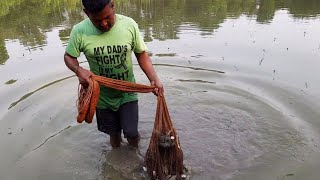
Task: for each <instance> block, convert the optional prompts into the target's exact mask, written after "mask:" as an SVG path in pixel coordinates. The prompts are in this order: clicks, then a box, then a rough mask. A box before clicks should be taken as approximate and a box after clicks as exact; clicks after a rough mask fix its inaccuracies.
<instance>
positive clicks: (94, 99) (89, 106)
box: [77, 75, 184, 180]
mask: <svg viewBox="0 0 320 180" xmlns="http://www.w3.org/2000/svg"><path fill="white" fill-rule="evenodd" d="M99 85H103V86H106V87H109V88H113V89H117V90H120V91H123V92H140V93H149V92H152V91H153V89H154V88H155V87H153V86H147V85H142V84H136V83H132V82H127V81H120V80H116V79H111V78H106V77H102V76H97V75H93V76H91V78H90V82H89V86H88V87H87V88H84V87H83V86H81V85H80V86H79V87H80V89H79V90H78V92H79V94H78V101H77V108H78V116H77V121H78V122H79V123H82V122H83V121H86V122H87V123H91V122H92V119H93V116H94V113H95V110H96V106H97V103H98V99H99V94H100V86H99ZM145 165H146V168H147V172H148V174H149V176H150V178H151V179H159V180H164V179H169V178H170V177H171V176H172V175H175V176H176V179H182V176H181V175H182V174H183V170H184V166H183V152H182V149H181V147H180V141H179V136H178V134H177V132H176V130H175V128H174V127H173V124H172V121H171V118H170V115H169V111H168V108H167V104H166V100H165V98H164V95H162V96H158V102H157V111H156V117H155V122H154V127H153V132H152V135H151V139H150V143H149V147H148V150H147V152H146V156H145Z"/></svg>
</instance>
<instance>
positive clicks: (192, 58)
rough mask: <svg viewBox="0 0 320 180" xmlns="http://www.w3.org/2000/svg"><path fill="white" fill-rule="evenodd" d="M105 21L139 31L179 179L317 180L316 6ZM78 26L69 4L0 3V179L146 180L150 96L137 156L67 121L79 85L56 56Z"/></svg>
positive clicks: (225, 4)
mask: <svg viewBox="0 0 320 180" xmlns="http://www.w3.org/2000/svg"><path fill="white" fill-rule="evenodd" d="M116 10H117V13H120V14H125V15H128V16H130V17H132V18H133V19H135V20H136V21H137V22H138V24H139V28H140V30H141V33H142V35H143V38H144V40H145V41H146V43H147V46H148V51H149V54H150V55H151V58H152V61H153V63H154V67H155V69H156V71H157V73H158V75H159V77H160V78H161V80H162V82H163V84H164V85H165V92H166V97H167V103H168V107H169V111H170V114H171V116H172V120H173V122H174V125H175V127H176V129H177V131H178V134H179V136H180V138H181V145H182V147H183V151H184V155H185V157H184V158H185V164H186V166H187V167H189V169H190V170H191V172H192V174H191V176H190V179H215V180H216V179H219V180H220V179H221V180H227V179H241V180H242V179H248V180H256V179H261V180H264V179H265V180H270V179H274V180H278V179H281V180H282V179H304V180H305V179H310V180H316V179H319V177H320V173H319V171H318V167H319V165H320V156H319V142H320V141H319V138H320V136H319V132H320V121H319V119H320V113H319V111H318V109H319V108H320V103H319V99H320V93H319V92H320V85H319V83H318V82H319V71H318V67H319V66H320V62H319V59H320V35H319V32H320V16H319V14H320V2H319V1H317V0H309V1H303V0H278V1H275V0H260V1H253V0H214V1H212V0H184V1H182V0H118V1H116ZM84 18H86V16H85V15H84V13H83V12H82V7H81V2H80V1H78V0H56V1H48V0H42V1H40V0H33V1H27V0H2V1H1V2H0V32H1V33H0V77H1V78H0V84H1V85H0V99H1V103H0V105H1V106H0V123H1V126H0V143H1V146H0V154H1V155H0V159H1V163H0V177H1V179H30V180H34V179H46V180H47V179H66V180H67V179H68V180H69V179H146V178H145V173H144V172H143V169H142V164H141V163H142V158H143V157H142V156H141V155H143V154H144V153H145V151H146V149H147V147H148V143H149V138H150V135H151V132H152V127H153V120H154V115H155V106H156V98H155V97H154V96H153V95H152V94H141V95H140V101H139V106H140V124H139V129H140V132H141V135H142V141H141V147H140V152H139V153H137V152H135V151H133V150H132V149H130V148H128V147H127V146H126V145H124V146H123V148H122V149H120V150H119V151H113V150H111V147H110V145H109V144H108V143H109V142H108V136H106V135H105V134H103V133H100V132H98V131H97V128H96V124H95V121H94V123H93V124H90V125H88V124H78V123H77V122H76V120H75V118H76V113H77V110H76V99H77V89H78V80H77V78H76V77H75V76H74V75H73V74H72V72H71V71H69V70H68V69H67V68H66V66H65V65H64V62H63V54H64V49H65V47H66V44H67V42H68V39H69V33H70V31H71V29H72V26H73V25H74V24H76V23H77V22H80V21H81V20H82V19H84ZM79 61H81V62H82V65H83V66H84V67H88V64H87V62H86V59H85V58H84V57H83V56H81V57H80V59H79ZM134 62H135V66H134V68H135V75H136V79H137V82H139V83H144V84H148V81H147V78H146V77H145V75H144V74H143V72H142V71H141V69H140V68H139V66H138V65H137V62H136V61H134Z"/></svg>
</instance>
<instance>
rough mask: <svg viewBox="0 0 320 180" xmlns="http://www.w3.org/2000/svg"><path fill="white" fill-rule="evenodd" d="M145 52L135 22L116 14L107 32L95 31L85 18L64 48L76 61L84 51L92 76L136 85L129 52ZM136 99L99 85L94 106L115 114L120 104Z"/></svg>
mask: <svg viewBox="0 0 320 180" xmlns="http://www.w3.org/2000/svg"><path fill="white" fill-rule="evenodd" d="M146 50H147V47H146V45H145V43H144V41H143V39H142V37H141V35H140V32H139V29H138V25H137V23H136V22H135V21H134V20H133V19H131V18H129V17H126V16H123V15H119V14H116V22H115V24H114V26H113V27H112V28H111V29H110V31H108V32H102V31H100V30H98V29H97V28H96V27H95V26H94V25H93V24H92V22H91V21H90V19H88V18H87V19H85V20H83V21H82V22H80V23H78V24H76V25H75V26H74V27H73V29H72V31H71V34H70V39H69V43H68V46H67V48H66V52H67V53H68V54H69V55H71V56H73V57H76V58H77V57H79V56H80V53H81V52H83V53H84V55H85V56H86V58H87V60H88V63H89V66H90V70H91V71H92V72H93V73H94V74H96V75H100V76H105V77H109V78H113V79H119V80H125V81H130V82H135V78H134V74H133V68H132V57H131V55H132V54H133V53H132V52H135V53H141V52H143V51H146ZM137 99H138V95H137V94H136V93H124V92H121V91H118V90H115V89H110V88H106V87H104V86H100V97H99V102H98V105H97V107H98V108H111V109H112V110H114V111H116V110H118V109H119V106H120V105H122V104H124V103H126V102H130V101H135V100H137Z"/></svg>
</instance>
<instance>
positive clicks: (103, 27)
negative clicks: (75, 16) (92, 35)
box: [84, 1, 115, 32]
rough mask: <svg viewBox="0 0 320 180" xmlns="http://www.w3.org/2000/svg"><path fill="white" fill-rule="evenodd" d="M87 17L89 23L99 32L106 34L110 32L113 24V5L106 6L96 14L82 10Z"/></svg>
mask: <svg viewBox="0 0 320 180" xmlns="http://www.w3.org/2000/svg"><path fill="white" fill-rule="evenodd" d="M84 11H85V13H86V14H87V16H88V17H89V18H90V20H91V22H92V23H93V24H94V26H95V27H96V28H98V29H99V30H100V31H103V32H107V31H110V29H111V28H112V26H113V25H114V23H115V11H114V3H113V1H112V2H111V4H107V5H106V7H104V9H103V10H102V11H100V12H98V13H91V12H88V11H86V10H84Z"/></svg>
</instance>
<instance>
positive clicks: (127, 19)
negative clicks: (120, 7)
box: [117, 14, 136, 25]
mask: <svg viewBox="0 0 320 180" xmlns="http://www.w3.org/2000/svg"><path fill="white" fill-rule="evenodd" d="M117 18H119V20H120V21H122V22H123V23H126V24H127V25H128V23H129V24H136V21H135V20H134V19H132V18H131V17H129V16H125V15H122V14H117Z"/></svg>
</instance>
